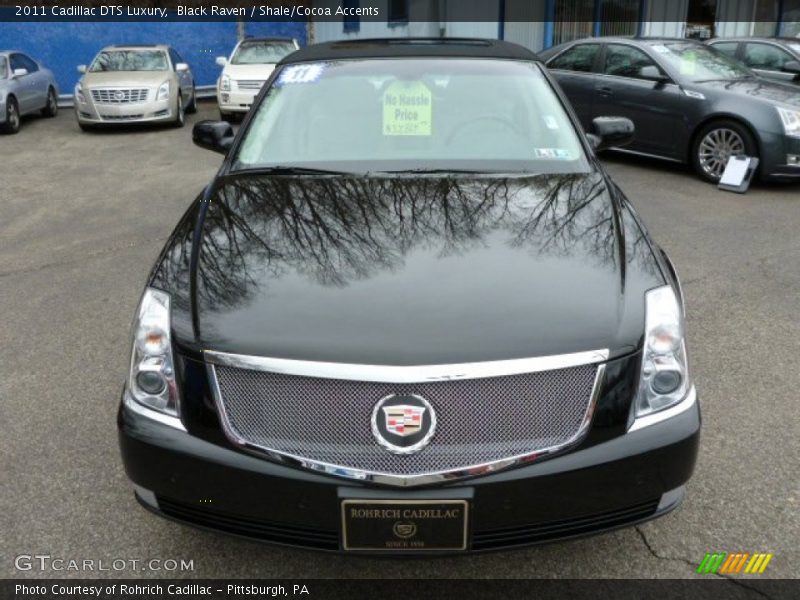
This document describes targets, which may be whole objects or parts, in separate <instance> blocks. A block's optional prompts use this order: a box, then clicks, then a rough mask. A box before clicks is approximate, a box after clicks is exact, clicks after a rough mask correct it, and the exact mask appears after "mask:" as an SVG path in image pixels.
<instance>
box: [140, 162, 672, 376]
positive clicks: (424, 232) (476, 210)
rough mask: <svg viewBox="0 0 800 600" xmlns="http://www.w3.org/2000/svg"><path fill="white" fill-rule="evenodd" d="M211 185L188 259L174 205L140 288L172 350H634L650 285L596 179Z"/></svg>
mask: <svg viewBox="0 0 800 600" xmlns="http://www.w3.org/2000/svg"><path fill="white" fill-rule="evenodd" d="M216 190H217V191H216V192H214V193H213V194H212V195H211V198H210V201H209V202H208V204H207V214H206V215H205V219H204V221H203V225H202V228H201V230H199V231H201V233H200V237H199V240H200V243H199V247H198V248H197V249H196V250H197V260H196V265H195V266H194V269H193V268H192V261H191V260H190V257H191V255H192V251H191V245H192V239H193V231H194V229H195V224H194V221H195V218H196V217H195V215H194V214H193V213H192V212H190V213H188V214H187V217H186V218H185V219H184V220H183V222H182V224H181V225H180V226H179V227H178V229H177V230H176V231H175V233H174V234H173V237H172V239H171V241H170V242H169V244H168V245H167V248H166V250H165V252H164V254H163V255H162V260H161V262H160V264H159V265H158V266H157V268H156V269H155V271H154V275H153V278H152V281H151V285H153V286H154V287H157V288H160V289H163V290H165V291H167V292H169V293H170V294H171V295H172V298H173V301H172V311H173V330H174V335H175V338H176V343H177V344H178V345H179V346H180V347H183V350H184V351H186V352H189V351H192V350H193V351H201V350H216V351H222V352H230V353H237V354H247V355H257V356H269V357H276V358H290V359H300V360H316V361H327V362H343V363H358V364H381V365H419V364H452V363H463V362H479V361H488V360H504V359H514V358H526V357H535V356H548V355H554V354H564V353H571V352H581V351H590V350H601V349H609V350H610V351H611V356H615V355H622V354H626V353H629V352H632V351H634V350H635V349H636V348H637V347H638V345H639V344H640V342H641V339H642V333H643V327H644V315H643V307H644V300H643V294H644V291H645V290H647V289H650V288H652V287H656V286H658V285H663V282H664V280H663V278H662V275H661V271H660V268H659V266H658V263H657V261H656V260H655V258H654V256H653V252H652V250H651V247H650V244H649V242H648V240H647V238H646V237H645V234H644V233H643V232H642V231H641V230H640V229H639V227H638V226H637V224H636V221H635V220H634V219H633V217H632V215H631V214H630V213H629V212H628V211H627V209H624V208H620V207H621V206H622V205H621V204H620V203H619V202H618V201H616V200H612V196H611V192H610V190H609V189H608V187H607V184H606V181H605V179H604V177H603V176H602V175H601V174H599V173H592V174H581V175H555V176H553V175H549V176H537V177H526V178H512V179H505V178H502V179H462V178H446V179H440V178H405V177H400V178H387V179H383V178H372V177H370V178H338V177H316V178H315V177H261V176H244V177H241V176H240V177H231V176H227V177H223V178H221V179H220V180H219V181H218V182H217V188H216ZM201 204H202V203H201V202H199V201H198V202H197V203H196V206H200V205H201ZM196 210H199V209H195V211H196ZM193 275H194V281H193V277H192V276H193ZM192 289H194V293H193V294H192V293H191V290H192Z"/></svg>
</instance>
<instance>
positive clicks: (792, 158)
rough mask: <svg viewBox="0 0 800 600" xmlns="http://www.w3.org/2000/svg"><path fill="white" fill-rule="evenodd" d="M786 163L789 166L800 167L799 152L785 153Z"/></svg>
mask: <svg viewBox="0 0 800 600" xmlns="http://www.w3.org/2000/svg"><path fill="white" fill-rule="evenodd" d="M786 164H787V165H789V166H790V167H800V154H787V155H786Z"/></svg>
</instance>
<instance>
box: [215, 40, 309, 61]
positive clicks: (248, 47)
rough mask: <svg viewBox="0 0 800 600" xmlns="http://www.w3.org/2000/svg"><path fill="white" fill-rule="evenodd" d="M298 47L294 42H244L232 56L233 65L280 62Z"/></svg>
mask: <svg viewBox="0 0 800 600" xmlns="http://www.w3.org/2000/svg"><path fill="white" fill-rule="evenodd" d="M295 50H296V48H295V47H294V44H293V43H292V42H282V41H256V42H242V43H241V44H240V45H239V47H238V48H237V49H236V52H234V53H233V56H232V57H231V64H233V65H262V64H274V63H277V62H279V61H280V60H281V59H282V58H283V57H284V56H286V55H287V54H291V53H292V52H294V51H295Z"/></svg>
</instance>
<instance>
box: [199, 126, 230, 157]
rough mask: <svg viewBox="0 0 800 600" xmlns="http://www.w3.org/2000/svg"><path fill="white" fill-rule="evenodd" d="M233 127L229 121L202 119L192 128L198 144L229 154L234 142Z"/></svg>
mask: <svg viewBox="0 0 800 600" xmlns="http://www.w3.org/2000/svg"><path fill="white" fill-rule="evenodd" d="M233 137H234V136H233V127H231V124H230V123H228V122H227V121H200V122H199V123H197V124H196V125H195V126H194V129H192V141H193V142H194V143H195V145H196V146H200V147H201V148H205V149H206V150H211V151H213V152H219V153H220V154H227V153H228V150H230V148H231V145H232V144H233Z"/></svg>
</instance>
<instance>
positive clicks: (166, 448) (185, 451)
mask: <svg viewBox="0 0 800 600" xmlns="http://www.w3.org/2000/svg"><path fill="white" fill-rule="evenodd" d="M653 417H657V415H654V416H653ZM653 417H651V421H650V422H649V423H648V424H647V426H645V427H641V425H638V426H637V425H636V424H635V425H634V427H632V428H631V429H630V430H629V431H628V432H627V433H625V434H624V435H621V436H619V437H615V438H612V439H610V440H608V441H605V442H603V443H600V444H596V445H593V446H590V447H588V448H584V449H580V448H579V449H578V450H575V451H573V452H570V453H567V454H564V455H561V456H558V457H555V458H552V459H549V460H544V461H542V462H540V463H532V464H530V465H527V466H522V467H518V468H514V469H510V470H506V471H501V472H497V473H494V474H491V475H486V476H482V477H476V478H474V479H468V480H461V481H458V482H453V483H447V484H442V485H437V486H434V487H426V488H424V489H414V490H408V489H387V488H386V487H380V486H376V485H374V484H366V483H360V482H357V481H356V482H354V481H350V480H342V479H339V478H337V477H332V476H327V475H321V474H318V473H314V472H311V471H307V470H303V469H296V468H292V467H289V466H285V465H281V464H277V463H273V462H270V461H268V460H264V459H262V458H259V457H256V456H252V455H249V454H245V453H242V452H240V451H237V450H234V449H231V448H226V447H223V446H220V445H216V444H213V443H211V442H208V441H205V440H203V439H200V438H198V437H195V436H192V435H190V434H189V433H187V432H186V431H185V430H182V429H176V428H175V427H173V426H171V425H169V424H168V423H166V422H159V421H157V420H154V419H152V418H150V417H149V416H147V414H146V411H142V410H137V409H136V407H135V406H134V405H130V404H128V403H126V402H125V401H123V403H122V405H121V409H120V413H119V436H120V446H121V449H122V457H123V462H124V464H125V469H126V471H127V473H128V476H129V477H130V479H131V480H132V481H133V483H134V484H135V486H136V495H137V497H138V499H139V501H140V502H141V503H142V504H143V505H145V506H146V507H147V508H148V509H150V510H152V511H154V512H156V513H158V514H160V515H162V516H165V517H167V518H170V519H173V520H178V521H182V522H186V523H189V524H191V525H195V526H198V527H202V528H208V529H214V530H219V531H224V532H226V533H230V534H234V535H239V536H244V537H247V538H252V539H257V540H261V541H267V542H272V543H278V544H287V545H293V546H303V547H309V548H316V549H321V550H330V551H339V550H341V531H340V529H341V525H340V520H339V518H340V503H341V501H342V499H344V498H351V499H352V498H358V499H386V500H419V499H453V498H457V499H466V500H468V501H469V502H470V505H471V508H470V513H471V519H470V523H469V530H470V534H469V549H470V550H472V551H483V550H494V549H499V548H509V547H515V546H523V545H528V544H534V543H541V542H548V541H553V540H558V539H567V538H572V537H577V536H582V535H588V534H593V533H598V532H601V531H607V530H610V529H614V528H617V527H622V526H627V525H632V524H634V523H638V522H641V521H645V520H649V519H652V518H655V517H658V516H661V515H663V514H666V513H667V512H669V511H671V510H672V509H674V508H675V507H676V506H678V504H679V503H680V501H681V499H682V498H683V490H684V487H683V486H684V484H685V483H686V481H687V480H688V479H689V477H690V476H691V474H692V471H693V469H694V463H695V459H696V456H697V448H698V441H699V435H700V410H699V406H698V403H697V399H696V392H695V390H694V389H692V390H691V392H690V394H689V396H688V397H687V398H686V399H685V400H684V401H683V402H682V403H681V404H680V405H678V406H677V407H675V409H673V410H672V412H671V413H670V414H669V415H665V416H663V417H657V418H653ZM406 553H407V551H406Z"/></svg>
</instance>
